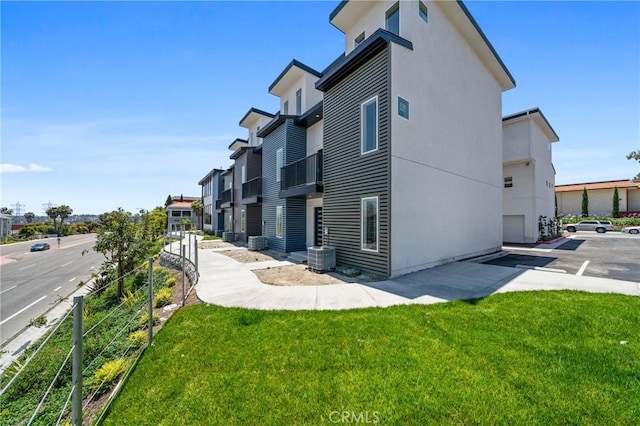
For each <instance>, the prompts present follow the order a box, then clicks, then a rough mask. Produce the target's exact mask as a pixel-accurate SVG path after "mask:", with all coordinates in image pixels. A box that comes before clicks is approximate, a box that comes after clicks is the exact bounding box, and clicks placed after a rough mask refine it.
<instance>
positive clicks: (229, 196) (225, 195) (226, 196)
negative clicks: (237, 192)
mask: <svg viewBox="0 0 640 426" xmlns="http://www.w3.org/2000/svg"><path fill="white" fill-rule="evenodd" d="M231 206H233V189H227V190H226V191H223V192H222V203H220V207H221V208H223V209H226V208H228V207H231Z"/></svg>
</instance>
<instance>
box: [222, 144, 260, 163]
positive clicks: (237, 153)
mask: <svg viewBox="0 0 640 426" xmlns="http://www.w3.org/2000/svg"><path fill="white" fill-rule="evenodd" d="M256 148H257V147H255V146H243V147H241V148H238V149H237V150H235V151H234V152H233V154H231V155H230V156H229V158H231V159H232V160H237V159H238V158H240V157H241V156H242V155H243V154H244V153H246V152H247V151H253V152H256Z"/></svg>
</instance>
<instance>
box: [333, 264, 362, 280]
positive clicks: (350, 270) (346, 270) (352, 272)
mask: <svg viewBox="0 0 640 426" xmlns="http://www.w3.org/2000/svg"><path fill="white" fill-rule="evenodd" d="M336 272H339V273H341V274H342V275H346V276H347V277H357V276H358V275H360V269H358V268H354V267H353V266H344V265H340V266H338V267H336Z"/></svg>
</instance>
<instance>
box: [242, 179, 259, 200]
mask: <svg viewBox="0 0 640 426" xmlns="http://www.w3.org/2000/svg"><path fill="white" fill-rule="evenodd" d="M261 196H262V178H261V177H257V178H255V179H251V180H250V181H248V182H245V183H243V184H242V198H249V197H261Z"/></svg>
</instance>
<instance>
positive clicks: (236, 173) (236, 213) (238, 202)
mask: <svg viewBox="0 0 640 426" xmlns="http://www.w3.org/2000/svg"><path fill="white" fill-rule="evenodd" d="M246 164H247V155H246V154H243V155H241V156H240V157H238V158H237V159H236V160H235V163H234V169H233V232H235V233H236V240H237V241H241V242H247V235H246V233H245V232H240V212H241V210H243V209H244V208H245V206H244V205H243V204H242V166H244V165H246Z"/></svg>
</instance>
